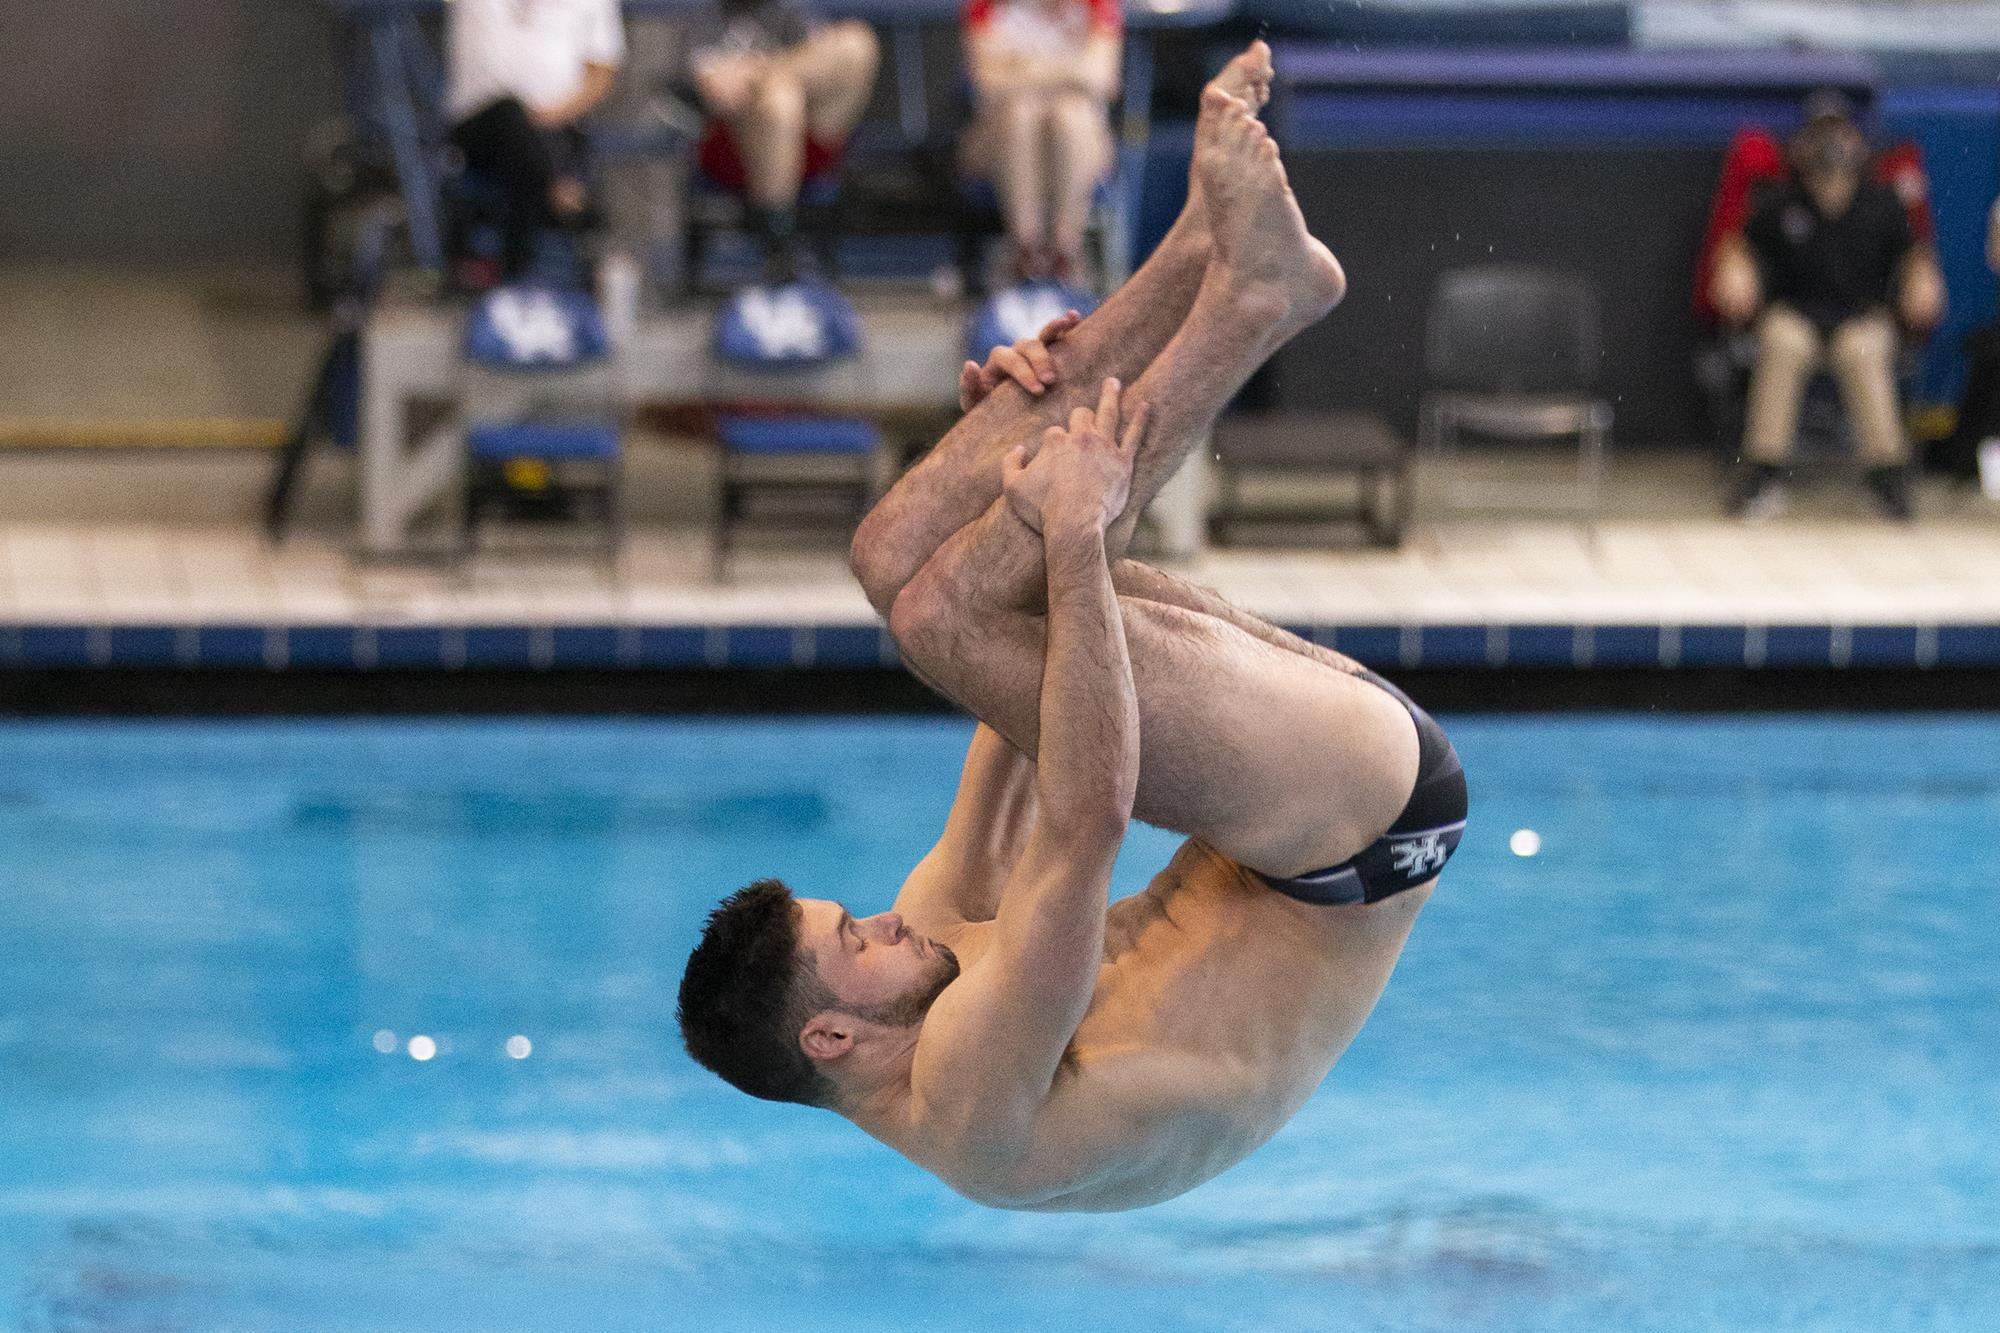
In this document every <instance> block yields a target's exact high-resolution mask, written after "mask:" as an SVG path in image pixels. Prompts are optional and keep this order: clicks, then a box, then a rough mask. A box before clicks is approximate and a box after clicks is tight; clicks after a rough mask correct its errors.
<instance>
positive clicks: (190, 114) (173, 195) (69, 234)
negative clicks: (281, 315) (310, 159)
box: [0, 0, 339, 264]
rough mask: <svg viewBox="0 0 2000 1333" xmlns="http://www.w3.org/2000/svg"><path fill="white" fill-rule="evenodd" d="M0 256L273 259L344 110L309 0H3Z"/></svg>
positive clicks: (318, 14) (292, 228) (289, 247)
mask: <svg viewBox="0 0 2000 1333" xmlns="http://www.w3.org/2000/svg"><path fill="white" fill-rule="evenodd" d="M0 52H4V53H6V56H7V77H6V78H5V79H0V260H4V262H11V263H21V262H39V263H88V264H162V263H166V264H175V263H190V264H217V263H264V262H280V261H283V260H285V259H287V258H289V257H290V256H291V255H292V253H293V252H294V250H295V247H296V236H297V229H298V224H297V212H296V209H297V201H298V197H299V180H300V161H301V153H302V150H303V148H304V146H305V143H306V140H307V137H308V136H309V135H310V133H311V131H312V128H313V127H314V125H316V124H317V123H318V122H319V121H320V120H321V119H322V118H325V117H328V116H332V115H335V114H337V113H338V110H339V80H338V72H337V69H336V66H335V52H334V32H333V25H332V23H331V20H330V19H329V18H328V17H327V11H326V9H325V7H324V6H322V5H319V4H316V3H313V0H89V3H81V4H79V3H58V2H55V0H42V2H31V3H27V4H20V3H8V4H0Z"/></svg>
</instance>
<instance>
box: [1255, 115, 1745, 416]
mask: <svg viewBox="0 0 2000 1333" xmlns="http://www.w3.org/2000/svg"><path fill="white" fill-rule="evenodd" d="M1285 161H1286V167H1287V170H1288V171H1289V173H1290V177H1291V182H1292V186H1293V189H1294V191H1295V192H1296V193H1297V194H1298V197H1299V202H1300V205H1301V207H1302V208H1303V209H1304V210H1305V215H1306V221H1307V223H1308V224H1309V225H1310V226H1311V228H1312V230H1313V232H1314V234H1315V235H1318V236H1320V237H1322V238H1324V239H1325V240H1326V241H1327V242H1328V244H1330V245H1331V246H1332V247H1333V250H1334V253H1336V254H1337V255H1339V256H1340V258H1341V262H1342V263H1343V264H1345V265H1346V268H1347V276H1348V283H1349V289H1348V297H1347V300H1346V302H1345V303H1344V304H1342V305H1341V307H1340V308H1339V309H1337V310H1335V311H1334V313H1333V314H1332V316H1330V317H1329V318H1328V319H1327V320H1325V321H1324V322H1322V323H1321V324H1319V325H1318V326H1317V327H1315V328H1313V329H1311V330H1309V331H1308V332H1307V333H1306V334H1305V335H1303V336H1302V337H1300V338H1299V339H1298V341H1296V342H1294V343H1293V344H1292V345H1291V346H1290V347H1289V348H1287V349H1286V350H1285V351H1284V352H1283V353H1281V354H1280V355H1279V357H1278V359H1277V361H1276V363H1275V364H1274V365H1273V367H1272V369H1271V371H1270V372H1268V376H1267V378H1266V379H1265V380H1264V381H1263V382H1262V383H1260V385H1259V386H1258V387H1259V390H1260V392H1261V393H1262V394H1266V395H1269V398H1268V399H1267V401H1272V402H1273V403H1274V404H1276V405H1281V406H1289V407H1303V408H1335V407H1339V408H1371V409H1374V410H1377V411H1380V412H1382V413H1384V414H1385V415H1386V416H1387V417H1388V418H1389V419H1390V420H1391V421H1393V422H1394V423H1395V424H1396V425H1397V426H1398V427H1399V428H1400V429H1403V430H1406V431H1413V430H1414V429H1415V423H1416V409H1417V397H1418V394H1419V393H1420V392H1421V388H1422V376H1423V328H1424V306H1425V303H1426V301H1427V300H1428V299H1429V297H1430V292H1431V287H1432V285H1433V284H1434V283H1435V281H1436V278H1437V275H1438V274H1439V273H1441V272H1443V271H1444V270H1446V269H1448V268H1453V267H1457V266H1459V265H1464V264H1475V263H1484V262H1487V261H1489V260H1502V261H1508V262H1517V263H1536V264H1547V265H1551V266H1556V267H1567V268H1574V269H1578V270H1581V271H1582V272H1584V273H1585V274H1587V275H1589V276H1590V277H1591V279H1592V280H1593V281H1595V283H1596V284H1597V289H1598V293H1599V296H1600V298H1601V300H1602V302H1603V311H1604V328H1605V353H1606V355H1605V370H1604V380H1603V385H1602V388H1603V390H1604V392H1605V393H1606V394H1607V395H1608V396H1609V397H1611V398H1613V399H1614V400H1615V402H1616V409H1617V438H1618V440H1619V441H1620V442H1621V443H1632V444H1642V443H1676V444H1678V443H1686V442H1688V441H1689V440H1692V439H1696V438H1700V437H1702V436H1703V434H1704V428H1703V425H1702V419H1701V410H1700V403H1699V400H1698V398H1697V396H1696V392H1695V387H1694V383H1693V378H1692V374H1691V371H1690V359H1691V356H1692V354H1693V348H1694V339H1695V333H1696V330H1695V326H1694V324H1693V321H1692V319H1691V317H1690V315H1689V313H1688V303H1689V297H1690V293H1691V285H1692V281H1693V272H1694V262H1695V253H1696V251H1697V249H1698V248H1699V245H1700V241H1701V232H1702V227H1703V224H1704V223H1705V221H1706V219H1707V212H1708V202H1709V196H1710V194H1711V192H1712V191H1713V189H1714V186H1715V178H1716V173H1717V171H1718V170H1719V169H1720V157H1719V155H1718V154H1717V153H1716V152H1714V151H1712V150H1707V149H1700V150H1678V149H1633V150H1620V149H1607V148H1591V149H1589V150H1587V151H1583V150H1579V151H1556V150H1546V151H1543V150H1507V151H1490V150H1489V151H1406V150H1399V151H1349V150H1343V151H1323V152H1313V151H1302V152H1297V153H1293V152H1288V153H1286V155H1285Z"/></svg>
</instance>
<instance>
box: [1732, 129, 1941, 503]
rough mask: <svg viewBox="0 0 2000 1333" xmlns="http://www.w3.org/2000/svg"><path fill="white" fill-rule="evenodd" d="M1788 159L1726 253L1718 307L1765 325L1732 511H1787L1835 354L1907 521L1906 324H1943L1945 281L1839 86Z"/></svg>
mask: <svg viewBox="0 0 2000 1333" xmlns="http://www.w3.org/2000/svg"><path fill="white" fill-rule="evenodd" d="M1787 158H1788V165H1789V166H1790V168H1791V175H1790V176H1789V177H1788V178H1787V179H1786V180H1784V181H1782V182H1780V183H1778V184H1777V185H1776V186H1775V187H1774V188H1771V189H1770V190H1768V191H1767V192H1766V193H1765V194H1764V195H1763V196H1762V197H1761V198H1760V199H1759V200H1758V202H1757V203H1756V204H1755V206H1754V207H1753V208H1752V210H1751V213H1750V217H1749V220H1748V221H1747V222H1746V223H1745V224H1744V226H1743V230H1742V232H1741V233H1740V234H1739V235H1737V236H1732V237H1730V238H1729V239H1728V240H1727V241H1725V242H1724V244H1723V246H1722V249H1721V250H1720V252H1719V253H1718V255H1717V258H1716V265H1715V273H1714V278H1713V287H1712V291H1711V296H1712V297H1713V299H1714V302H1715V307H1716V309H1717V311H1718V312H1720V314H1721V315H1722V317H1723V318H1724V319H1726V320H1729V321H1730V322H1732V323H1735V324H1750V323H1752V321H1754V322H1755V329H1756V335H1757V362H1756V366H1755V368H1754V369H1753V370H1752V371H1751V376H1750V401H1749V407H1748V419H1747V421H1746V423H1745V428H1744V436H1743V458H1744V468H1743V471H1742V475H1741V476H1740V477H1739V478H1738V480H1737V482H1736V484H1735V486H1734V488H1733V489H1732V492H1731V494H1730V498H1729V510H1730V512H1731V513H1732V514H1736V515H1738V516H1741V517H1763V516H1768V515H1770V514H1773V513H1775V512H1777V510H1778V509H1779V508H1781V507H1782V505H1783V503H1784V491H1783V487H1782V478H1783V476H1784V464H1785V460H1786V459H1787V457H1788V456H1789V455H1790V453H1791V450H1792V445H1793V436H1794V434H1795V431H1796V428H1797V425H1798V416H1799V404H1800V400H1801V399H1802V397H1803V396H1804V393H1805V386H1806V380H1807V378H1808V376H1810V375H1811V374H1812V372H1813V371H1814V370H1815V369H1817V368H1818V367H1819V365H1820V364H1821V363H1822V362H1823V361H1824V362H1826V363H1828V364H1830V365H1831V367H1832V370H1833V374H1834V378H1835V379H1836V380H1837V381H1838V382H1839V385H1840V393H1841V400H1842V402H1843V403H1844V405H1845V406H1846V409H1847V416H1848V420H1849V425H1850V427H1851V429H1852V431H1853V433H1854V438H1855V441H1856V444H1857V448H1858V450H1859V452H1860V455H1861V458H1862V460H1863V461H1864V462H1865V463H1866V464H1867V466H1868V472H1867V482H1868V488H1869V491H1870V494H1871V495H1872V496H1873V498H1874V499H1875V501H1876V504H1877V506H1878V507H1879V508H1880V509H1881V510H1882V511H1883V512H1884V513H1885V514H1887V515H1889V516H1890V517H1894V518H1899V519H1907V518H1909V517H1911V514H1912V508H1911V500H1910V480H1909V474H1910V469H1909V453H1910V449H1909V442H1908V440H1907V438H1906V437H1905V435H1904V433H1903V424H1902V412H1901V406H1900V404H1899V403H1898V401H1897V395H1896V356H1897V347H1898V342H1899V336H1900V335H1899V331H1898V327H1897V324H1898V321H1900V322H1901V325H1902V327H1903V328H1904V329H1908V330H1911V331H1924V330H1929V329H1931V328H1933V327H1935V326H1936V324H1937V323H1938V321H1939V320H1940V319H1942V318H1943V316H1944V277H1943V275H1942V274H1941V273H1940V272H1939V270H1938V266H1937V260H1936V258H1935V256H1934V255H1933V254H1932V252H1931V250H1930V247H1929V246H1927V245H1922V244H1919V243H1918V242H1917V241H1916V239H1915V237H1914V236H1913V235H1912V233H1911V231H1910V224H1909V219H1908V217H1907V215H1906V214H1905V212H1904V209H1903V205H1902V202H1901V201H1900V200H1899V199H1898V198H1897V196H1896V193H1895V191H1894V190H1892V189H1890V188H1889V187H1887V186H1885V185H1880V184H1877V183H1876V182H1874V181H1871V180H1869V179H1867V177H1866V169H1867V163H1868V146H1867V143H1866V141H1865V140H1864V139H1863V138H1862V135H1861V131H1860V129H1859V128H1858V127H1857V126H1856V125H1855V123H1854V119H1853V116H1852V115H1851V114H1850V112H1849V110H1848V107H1847V103H1846V100H1845V99H1844V98H1842V97H1841V96H1840V95H1839V94H1838V93H1833V92H1819V93H1814V94H1813V95H1812V96H1811V97H1810V98H1808V99H1807V100H1806V124H1805V126H1804V128H1803V129H1801V130H1800V131H1799V133H1798V135H1797V136H1796V137H1795V138H1794V139H1793V141H1792V143H1791V144H1790V145H1789V147H1788V150H1787Z"/></svg>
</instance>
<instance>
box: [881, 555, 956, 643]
mask: <svg viewBox="0 0 2000 1333" xmlns="http://www.w3.org/2000/svg"><path fill="white" fill-rule="evenodd" d="M947 614H949V608H948V607H947V605H946V598H945V597H944V596H943V594H942V592H941V590H940V589H939V588H938V587H937V584H936V583H935V582H934V581H933V580H931V579H927V578H924V577H923V576H921V575H919V576H918V577H916V578H913V579H911V580H909V581H908V582H907V583H905V584H904V585H903V586H902V587H901V588H899V589H898V590H897V591H896V592H895V594H894V595H893V596H892V597H891V598H890V604H889V607H888V609H887V611H885V612H884V615H885V617H886V618H887V619H888V622H889V637H890V638H892V639H894V640H895V641H896V646H897V647H898V648H901V649H902V650H903V651H904V654H905V655H906V656H916V655H918V654H919V653H920V652H921V651H922V649H923V646H924V645H925V644H926V643H928V642H930V640H931V639H932V638H933V637H935V635H936V634H937V632H938V630H939V628H940V627H941V626H942V625H943V624H944V622H945V617H946V616H947Z"/></svg>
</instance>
